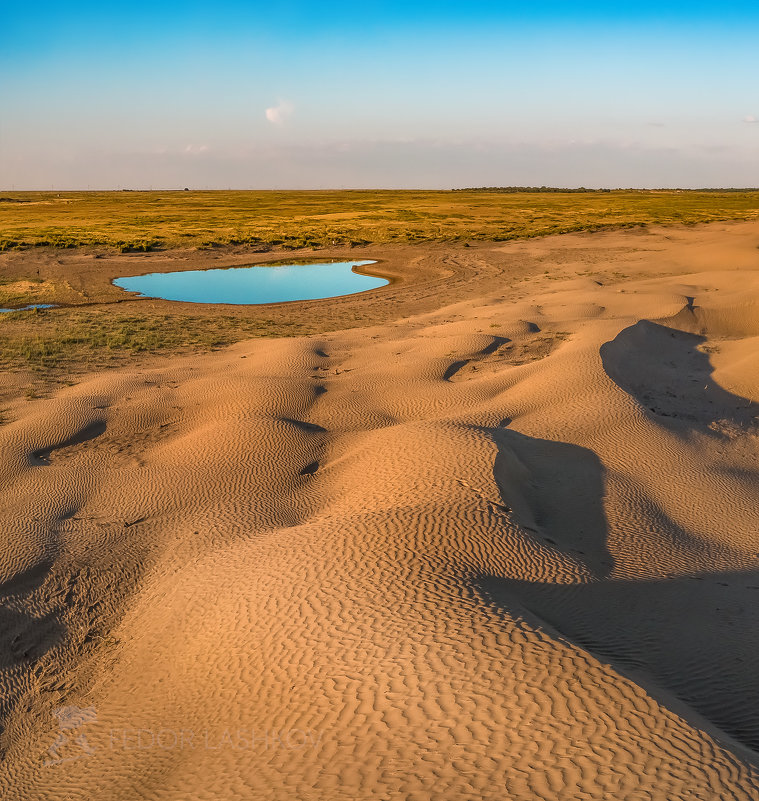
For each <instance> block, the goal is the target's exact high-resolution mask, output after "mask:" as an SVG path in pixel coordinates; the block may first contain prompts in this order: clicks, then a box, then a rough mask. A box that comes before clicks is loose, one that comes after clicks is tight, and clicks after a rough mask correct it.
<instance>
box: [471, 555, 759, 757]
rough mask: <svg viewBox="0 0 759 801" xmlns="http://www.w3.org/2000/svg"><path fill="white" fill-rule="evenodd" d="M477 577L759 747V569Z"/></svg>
mask: <svg viewBox="0 0 759 801" xmlns="http://www.w3.org/2000/svg"><path fill="white" fill-rule="evenodd" d="M478 586H479V589H480V590H481V591H482V592H483V593H484V594H485V595H486V596H487V597H488V598H489V599H490V600H491V601H492V602H494V603H495V604H497V605H499V606H501V607H503V608H505V609H508V611H509V612H510V613H511V614H512V615H514V614H516V615H520V614H522V615H524V616H525V617H526V618H532V622H537V624H538V625H540V624H547V626H549V627H550V628H551V629H553V630H554V632H555V633H556V634H557V635H559V636H561V637H563V638H566V639H567V640H569V641H571V642H572V643H574V644H576V645H577V646H579V647H581V648H583V649H584V650H587V651H588V652H590V653H592V654H594V655H595V656H596V657H598V658H599V659H601V660H602V661H605V662H608V663H610V664H611V665H612V666H613V667H614V668H615V669H616V670H617V671H618V672H619V673H621V674H623V675H627V676H628V677H630V678H631V679H633V680H634V681H635V682H636V683H638V684H641V685H642V686H644V687H645V689H646V690H647V691H648V692H649V693H650V694H651V695H652V696H653V697H657V696H659V697H658V700H659V701H660V702H661V703H663V704H664V705H666V704H667V700H668V699H667V695H669V696H670V697H671V695H674V696H675V697H677V698H678V699H680V700H681V701H683V702H684V703H686V704H687V705H688V706H690V707H691V708H692V709H694V710H696V711H697V712H698V713H699V715H701V716H702V717H703V718H706V719H707V720H708V721H710V722H711V723H713V724H714V725H715V726H717V727H718V728H719V729H721V730H722V731H723V732H725V733H727V734H728V735H730V736H731V737H732V738H734V739H735V740H736V741H737V742H739V743H740V744H741V745H743V746H745V747H746V748H749V749H751V750H752V751H759V695H758V694H757V693H756V676H757V675H758V674H759V573H758V572H756V571H750V572H742V573H725V574H707V575H695V576H685V577H680V578H676V579H666V580H658V581H608V580H606V581H599V582H590V583H587V584H575V585H560V584H540V583H536V582H525V581H511V580H504V579H502V578H499V577H496V576H492V575H491V576H483V577H481V580H480V581H479V582H478ZM661 690H664V691H665V693H662V692H661Z"/></svg>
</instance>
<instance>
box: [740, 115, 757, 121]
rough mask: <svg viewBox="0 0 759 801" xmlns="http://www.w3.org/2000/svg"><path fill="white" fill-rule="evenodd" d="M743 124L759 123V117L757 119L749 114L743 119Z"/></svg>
mask: <svg viewBox="0 0 759 801" xmlns="http://www.w3.org/2000/svg"><path fill="white" fill-rule="evenodd" d="M743 122H759V117H755V116H754V115H753V114H747V115H746V116H745V117H744V118H743Z"/></svg>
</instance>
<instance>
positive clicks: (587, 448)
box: [0, 223, 759, 801]
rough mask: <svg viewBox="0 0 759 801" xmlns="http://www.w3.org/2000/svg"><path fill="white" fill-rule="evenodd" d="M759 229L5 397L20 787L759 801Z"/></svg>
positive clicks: (670, 240) (12, 726)
mask: <svg viewBox="0 0 759 801" xmlns="http://www.w3.org/2000/svg"><path fill="white" fill-rule="evenodd" d="M758 245H759V226H757V224H756V223H745V224H731V225H713V226H709V227H702V228H699V229H692V230H687V229H683V230H678V231H672V230H666V231H658V232H656V231H654V232H650V233H614V234H603V235H594V236H589V235H581V236H568V237H561V238H554V239H546V240H542V241H537V242H528V243H512V244H508V245H490V246H482V247H480V248H477V249H474V248H473V249H471V250H467V251H464V250H460V251H458V254H454V255H452V256H446V257H442V256H441V255H440V253H439V252H436V254H435V255H434V256H430V258H436V259H439V260H440V259H443V258H445V259H448V261H445V264H446V265H447V266H448V267H449V268H450V270H451V273H452V275H454V276H455V275H456V271H457V270H459V267H461V269H464V268H466V269H467V270H469V271H470V272H473V273H474V274H476V276H477V280H476V282H475V283H473V284H472V287H473V288H471V289H470V290H469V291H467V290H466V282H462V284H461V285H462V287H463V288H462V290H461V298H460V299H458V300H454V299H451V298H450V297H447V298H446V301H445V305H444V306H442V307H441V308H437V309H434V310H432V311H429V309H428V308H425V309H424V311H421V312H419V313H416V314H410V315H409V316H405V317H404V318H403V319H400V320H396V321H393V322H388V323H385V324H383V325H381V326H377V327H374V328H366V329H354V330H350V331H344V332H340V333H333V334H325V335H323V336H313V337H308V338H301V339H280V340H256V341H250V342H245V343H240V344H238V345H235V346H233V347H231V348H228V349H226V350H224V351H220V352H217V353H213V354H209V355H203V356H190V357H182V358H175V359H173V360H170V361H168V360H165V361H161V362H145V363H144V364H136V365H134V366H132V367H127V368H123V369H119V370H114V371H108V372H103V373H99V374H93V375H91V376H89V377H87V378H86V379H85V380H82V381H80V382H79V383H77V384H76V385H75V386H72V387H70V388H67V389H65V390H63V391H61V392H59V393H57V394H56V395H55V396H54V397H51V398H47V399H41V400H36V401H27V400H20V401H17V402H14V403H12V404H11V405H10V407H9V410H8V416H9V421H8V422H6V423H5V424H3V425H2V426H0V487H1V490H0V581H1V582H2V583H1V584H0V603H1V606H0V689H1V690H2V695H1V697H0V705H1V706H0V712H1V713H2V720H3V730H2V735H1V736H0V745H1V746H2V766H1V767H0V793H1V794H2V797H3V799H8V801H22V800H23V801H30V800H32V799H50V800H51V801H52V800H53V799H54V800H55V801H64V799H91V798H98V799H124V800H125V801H126V800H129V801H132V800H133V799H151V800H152V799H160V800H163V799H166V800H167V801H168V800H169V799H171V801H175V800H176V801H211V799H214V800H215V799H224V800H225V801H227V800H231V799H246V800H247V799H255V800H257V799H260V800H261V801H264V800H266V801H295V799H299V800H300V799H302V800H303V801H317V800H318V801H341V800H343V799H344V801H359V799H361V800H363V799H366V801H369V800H370V799H371V800H372V801H379V800H380V799H387V800H388V801H390V800H391V799H392V801H396V800H397V801H401V799H402V801H428V800H431V799H435V800H437V799H440V800H443V799H444V800H445V801H470V800H474V799H488V800H491V799H492V801H503V800H504V799H518V800H519V801H531V800H532V799H546V801H548V800H549V799H550V801H556V799H562V800H563V799H566V801H577V800H578V799H599V801H600V800H601V799H611V798H614V799H630V800H632V799H636V800H640V801H643V799H661V800H662V801H673V799H698V798H701V799H712V798H725V799H728V798H729V799H757V798H759V771H758V770H757V767H756V766H757V764H759V762H758V760H759V756H758V754H757V749H759V695H757V693H756V683H757V669H758V668H759V625H758V624H759V558H758V557H759V419H758V417H759V250H758V249H757V246H758ZM528 257H529V258H532V259H542V260H543V262H544V263H545V270H546V271H547V273H542V272H541V273H538V274H537V277H534V278H532V279H529V280H522V281H520V282H518V284H516V285H515V284H514V282H512V281H510V277H509V271H508V264H509V260H510V259H512V258H513V259H514V260H519V259H524V258H528ZM457 259H458V261H457ZM492 264H498V265H499V266H498V268H497V269H496V268H495V267H492V268H491V267H490V266H489V265H492ZM462 265H463V266H462ZM452 280H455V278H454V279H452ZM397 291H398V292H402V291H403V288H402V286H399V288H398V290H397Z"/></svg>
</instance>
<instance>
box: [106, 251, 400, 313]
mask: <svg viewBox="0 0 759 801" xmlns="http://www.w3.org/2000/svg"><path fill="white" fill-rule="evenodd" d="M366 264H375V262H373V261H338V262H329V263H311V264H275V265H258V266H253V267H228V268H224V269H216V268H214V269H211V270H186V271H183V272H174V273H150V274H149V275H134V276H131V277H127V278H116V279H115V280H114V282H113V283H114V284H115V285H116V286H119V287H121V288H122V289H126V290H128V291H129V292H139V293H140V295H142V296H143V297H148V298H160V299H161V300H182V301H187V302H189V303H233V304H235V305H244V304H249V303H250V304H253V303H283V302H285V301H290V300H320V299H323V298H334V297H339V296H340V295H355V294H356V293H358V292H366V291H367V290H369V289H376V288H377V287H381V286H385V284H388V283H389V281H387V279H385V278H377V277H376V276H373V275H361V274H360V273H357V272H354V270H353V268H354V267H362V266H364V265H366Z"/></svg>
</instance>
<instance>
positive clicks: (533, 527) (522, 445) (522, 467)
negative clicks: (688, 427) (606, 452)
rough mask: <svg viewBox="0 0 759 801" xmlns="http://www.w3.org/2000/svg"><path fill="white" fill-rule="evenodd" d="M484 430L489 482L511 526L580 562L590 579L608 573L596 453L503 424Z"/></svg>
mask: <svg viewBox="0 0 759 801" xmlns="http://www.w3.org/2000/svg"><path fill="white" fill-rule="evenodd" d="M504 423H506V424H507V425H508V421H504ZM485 431H486V432H487V433H488V434H489V435H490V436H491V437H492V440H493V442H494V443H495V445H496V447H497V452H496V457H495V462H494V465H493V478H494V480H495V483H496V486H497V487H498V491H499V494H500V496H501V500H502V503H503V506H504V507H506V508H507V509H509V510H510V513H511V517H512V519H513V520H514V522H515V523H517V525H519V527H520V528H521V529H522V530H523V531H525V532H527V533H528V534H529V535H530V536H532V537H533V538H534V539H535V540H536V542H537V543H539V544H540V545H542V546H548V547H550V548H551V549H553V550H554V551H559V552H561V553H563V554H564V555H566V556H567V557H569V558H571V559H573V560H575V561H578V562H581V563H582V564H583V565H584V566H585V568H586V569H587V571H589V573H590V574H591V575H592V576H594V577H597V578H601V577H603V576H606V575H608V574H609V572H610V571H611V569H612V567H613V559H612V556H611V554H610V553H609V551H608V549H607V547H606V539H607V533H608V528H607V526H608V524H607V520H606V514H605V512H604V508H603V498H604V495H605V489H604V483H605V480H604V477H605V471H604V467H603V465H602V464H601V461H600V460H599V458H598V457H597V456H596V454H595V453H593V451H591V450H588V449H587V448H582V447H580V446H578V445H572V444H569V443H566V442H555V441H553V440H543V439H537V438H535V437H528V436H526V435H524V434H520V433H519V432H517V431H513V430H511V429H509V428H507V427H504V426H503V424H502V426H500V427H497V428H488V429H485Z"/></svg>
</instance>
